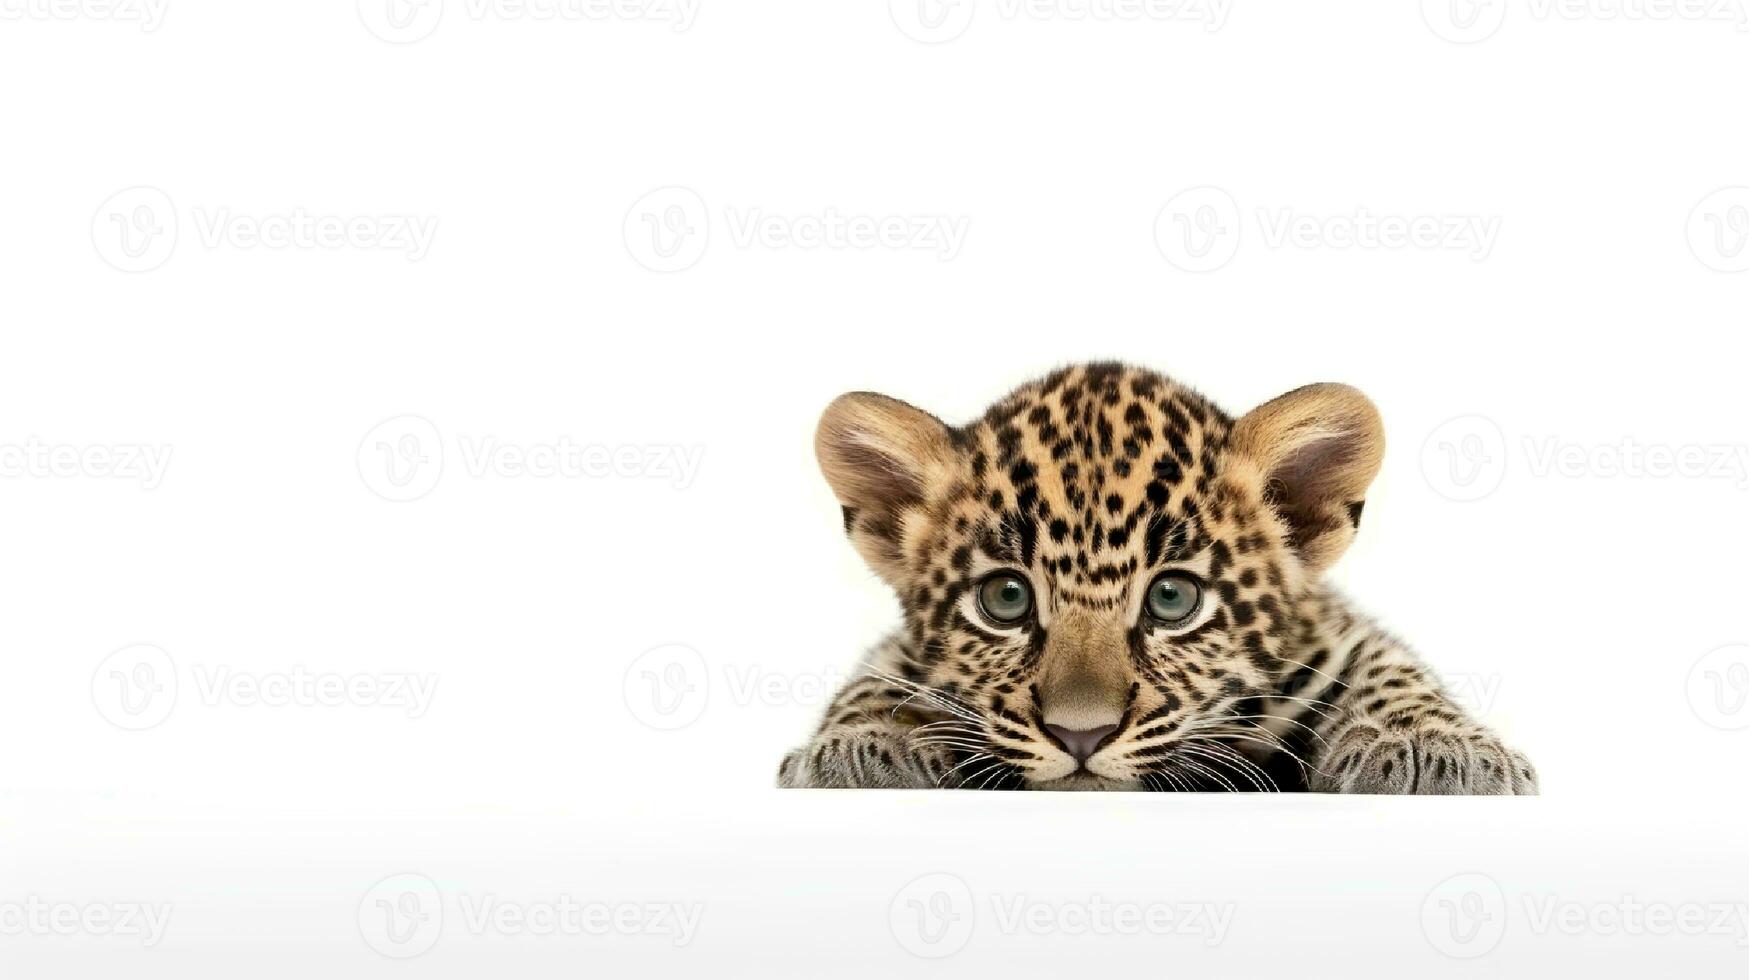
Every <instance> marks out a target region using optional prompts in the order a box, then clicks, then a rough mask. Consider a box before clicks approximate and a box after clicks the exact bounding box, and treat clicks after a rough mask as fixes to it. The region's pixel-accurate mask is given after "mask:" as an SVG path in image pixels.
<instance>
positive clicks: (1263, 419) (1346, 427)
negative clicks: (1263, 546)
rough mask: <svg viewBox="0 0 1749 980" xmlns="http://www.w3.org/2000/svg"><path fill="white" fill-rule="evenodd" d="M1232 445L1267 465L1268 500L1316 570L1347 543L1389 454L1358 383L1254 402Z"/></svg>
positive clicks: (1265, 489) (1375, 411) (1235, 450)
mask: <svg viewBox="0 0 1749 980" xmlns="http://www.w3.org/2000/svg"><path fill="white" fill-rule="evenodd" d="M1230 452H1232V453H1233V454H1235V455H1237V456H1239V457H1242V458H1245V459H1248V460H1250V461H1251V462H1252V463H1254V464H1256V466H1257V467H1258V468H1259V469H1260V470H1261V472H1262V476H1263V494H1264V499H1265V501H1266V502H1267V503H1268V504H1269V505H1270V506H1271V507H1273V508H1274V509H1275V512H1276V514H1277V515H1279V516H1280V517H1281V519H1282V521H1283V522H1285V523H1286V524H1287V527H1288V535H1289V543H1290V544H1291V545H1292V546H1293V548H1294V550H1295V551H1296V552H1298V554H1299V556H1300V559H1301V561H1303V562H1304V563H1305V565H1306V567H1307V568H1308V569H1309V570H1311V571H1312V572H1314V573H1317V572H1321V571H1323V570H1324V569H1326V568H1329V567H1330V566H1331V565H1332V564H1334V563H1335V562H1336V559H1337V558H1340V557H1341V556H1342V553H1343V552H1344V551H1347V550H1348V545H1349V543H1350V542H1351V541H1353V540H1354V533H1355V530H1356V528H1358V527H1359V526H1360V511H1361V507H1362V506H1363V505H1364V504H1365V503H1366V490H1367V487H1369V486H1371V485H1372V481H1373V478H1374V477H1376V476H1378V472H1379V465H1380V463H1382V462H1383V461H1384V456H1385V426H1384V421H1383V420H1382V419H1380V418H1379V412H1378V409H1376V408H1374V407H1373V404H1372V402H1371V401H1369V400H1367V397H1366V396H1365V395H1363V394H1361V393H1360V392H1359V391H1357V390H1355V389H1354V388H1350V387H1349V386H1347V385H1341V384H1314V385H1307V386H1305V387H1304V388H1296V389H1294V390H1293V391H1290V392H1288V393H1287V394H1285V395H1282V396H1281V397H1279V398H1276V399H1274V400H1272V401H1269V402H1266V403H1265V404H1263V405H1260V406H1258V407H1257V408H1255V409H1253V410H1252V411H1251V412H1250V413H1249V414H1247V415H1246V416H1245V417H1244V418H1242V419H1240V420H1239V421H1238V423H1237V424H1235V425H1234V426H1233V433H1232V440H1231V443H1230Z"/></svg>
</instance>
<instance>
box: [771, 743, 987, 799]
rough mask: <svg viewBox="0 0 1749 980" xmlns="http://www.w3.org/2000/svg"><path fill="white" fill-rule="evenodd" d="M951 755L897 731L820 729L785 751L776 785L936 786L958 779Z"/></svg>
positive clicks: (820, 786)
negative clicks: (804, 742) (808, 739)
mask: <svg viewBox="0 0 1749 980" xmlns="http://www.w3.org/2000/svg"><path fill="white" fill-rule="evenodd" d="M953 768H954V761H953V756H952V754H951V753H949V752H948V751H947V750H945V749H939V748H934V747H931V746H915V745H912V744H911V743H910V742H908V741H907V740H906V739H905V737H904V735H902V734H900V733H897V732H876V731H839V732H822V733H821V734H820V735H819V736H818V737H816V738H815V739H814V741H813V742H811V743H809V744H807V745H805V746H803V747H801V748H799V749H796V750H795V751H793V752H791V753H790V754H789V755H787V756H784V759H783V764H782V765H780V766H778V768H777V785H778V786H780V787H782V788H784V789H936V788H938V787H939V788H952V787H954V786H956V785H958V780H957V778H955V777H956V775H957V774H953V773H952V770H953Z"/></svg>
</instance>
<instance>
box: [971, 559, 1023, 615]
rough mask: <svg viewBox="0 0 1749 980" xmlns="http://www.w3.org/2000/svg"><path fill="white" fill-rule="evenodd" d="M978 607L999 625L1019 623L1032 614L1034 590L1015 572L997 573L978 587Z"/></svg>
mask: <svg viewBox="0 0 1749 980" xmlns="http://www.w3.org/2000/svg"><path fill="white" fill-rule="evenodd" d="M978 606H979V608H981V609H983V610H984V615H986V616H988V617H990V618H991V619H993V620H995V621H996V622H998V623H1002V624H1004V625H1008V624H1011V623H1018V622H1019V621H1021V620H1022V619H1025V618H1026V614H1027V613H1029V612H1032V589H1030V588H1028V587H1027V584H1026V580H1025V579H1023V578H1021V577H1020V576H1018V575H1016V574H1014V573H1013V572H997V573H996V574H994V575H992V576H990V577H989V578H987V579H985V580H984V583H983V584H982V585H980V586H978Z"/></svg>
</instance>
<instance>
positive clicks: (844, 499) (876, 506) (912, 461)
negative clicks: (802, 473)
mask: <svg viewBox="0 0 1749 980" xmlns="http://www.w3.org/2000/svg"><path fill="white" fill-rule="evenodd" d="M954 452H955V451H954V449H953V443H952V440H951V438H950V437H949V434H948V428H947V426H946V425H944V424H942V422H941V420H940V419H937V418H936V417H935V416H933V415H930V414H929V413H928V412H925V411H923V410H922V409H919V408H915V407H913V406H911V405H907V404H905V403H904V402H902V401H899V400H898V399H896V398H888V397H887V396H885V395H877V394H875V393H874V392H869V391H853V392H851V393H849V394H847V395H840V396H838V397H837V398H836V399H834V400H833V401H832V404H830V405H828V406H826V412H825V414H823V415H821V416H820V425H819V428H818V429H816V430H815V433H814V453H815V455H817V456H818V457H819V459H820V470H821V472H823V473H825V475H826V482H827V483H829V484H831V486H832V492H833V494H834V495H836V496H837V497H838V502H839V503H840V504H841V505H843V507H844V529H845V531H846V532H847V533H848V534H849V535H850V540H851V543H852V544H854V545H855V546H856V549H857V550H858V551H859V552H861V553H862V556H863V558H864V559H865V560H867V561H868V563H869V565H870V566H871V567H873V568H874V570H875V571H876V572H878V573H880V574H881V576H882V577H884V578H886V579H887V580H888V581H889V582H895V583H896V582H897V577H898V575H899V573H900V572H901V570H902V560H903V555H904V540H905V530H906V521H907V519H908V517H909V516H910V515H911V514H912V513H913V512H914V511H915V510H916V509H917V508H918V507H920V506H921V505H922V504H923V503H924V501H925V500H927V499H928V498H929V491H930V488H931V487H932V486H936V485H939V484H940V483H942V482H945V481H946V480H948V479H950V478H951V475H950V474H951V465H952V461H953V458H954Z"/></svg>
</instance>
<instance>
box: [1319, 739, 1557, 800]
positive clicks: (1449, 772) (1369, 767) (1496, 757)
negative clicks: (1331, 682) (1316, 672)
mask: <svg viewBox="0 0 1749 980" xmlns="http://www.w3.org/2000/svg"><path fill="white" fill-rule="evenodd" d="M1312 789H1313V790H1315V791H1317V792H1320V793H1373V794H1381V795H1411V794H1413V795H1418V796H1534V795H1536V793H1537V778H1536V770H1535V769H1534V768H1533V767H1532V766H1531V764H1530V760H1528V759H1526V758H1525V757H1524V755H1523V754H1522V753H1519V752H1515V751H1513V750H1511V749H1508V748H1507V747H1506V746H1505V745H1504V744H1502V743H1501V742H1500V740H1499V739H1498V738H1496V737H1495V736H1494V735H1493V734H1492V733H1491V732H1489V731H1487V730H1486V729H1482V728H1479V727H1468V728H1460V729H1445V728H1431V727H1417V726H1407V727H1386V726H1382V725H1379V724H1377V723H1375V722H1371V721H1356V722H1353V723H1351V724H1349V725H1348V726H1346V727H1344V728H1340V729H1337V730H1336V732H1334V733H1333V736H1332V737H1331V738H1330V740H1329V750H1328V751H1327V752H1325V753H1324V756H1323V758H1322V759H1321V760H1320V763H1319V765H1318V771H1317V772H1316V773H1315V774H1314V775H1313V776H1312Z"/></svg>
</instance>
